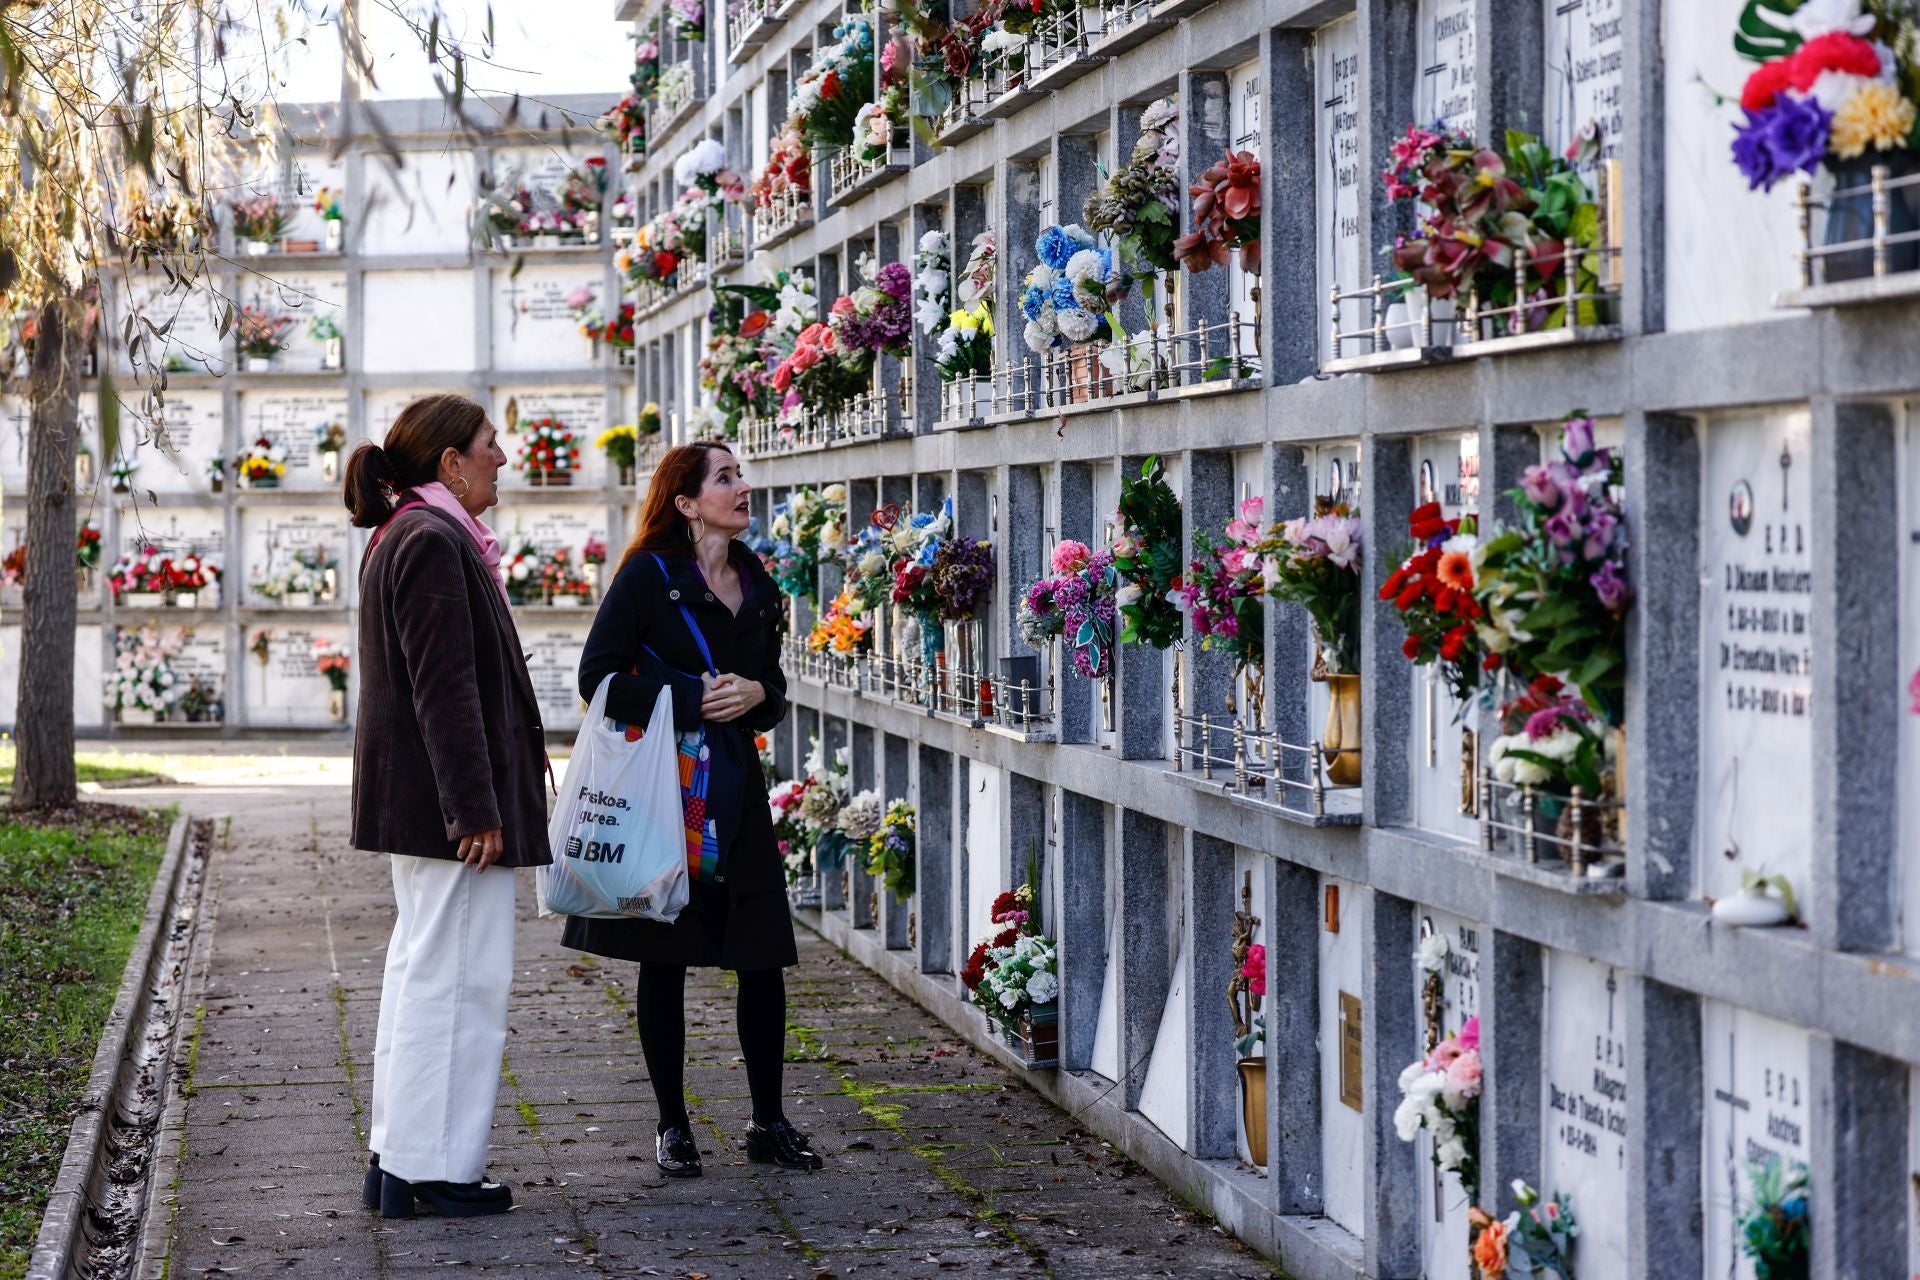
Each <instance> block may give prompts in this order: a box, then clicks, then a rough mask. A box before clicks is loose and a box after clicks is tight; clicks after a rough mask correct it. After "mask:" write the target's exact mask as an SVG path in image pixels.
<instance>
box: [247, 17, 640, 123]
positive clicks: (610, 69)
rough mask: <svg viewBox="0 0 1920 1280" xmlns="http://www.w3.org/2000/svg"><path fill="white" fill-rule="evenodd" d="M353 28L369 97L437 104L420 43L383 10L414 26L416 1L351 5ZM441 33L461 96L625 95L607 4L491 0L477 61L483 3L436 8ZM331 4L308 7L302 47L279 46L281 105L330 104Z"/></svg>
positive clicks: (334, 63) (627, 44)
mask: <svg viewBox="0 0 1920 1280" xmlns="http://www.w3.org/2000/svg"><path fill="white" fill-rule="evenodd" d="M359 2H360V5H361V14H362V25H363V27H364V29H365V30H366V32H367V41H368V44H369V45H370V47H371V48H372V50H373V59H374V78H375V81H376V85H377V87H376V89H375V90H374V92H373V93H372V95H371V96H374V97H378V98H432V97H438V96H439V91H438V90H437V89H436V88H435V87H434V83H433V77H432V69H431V68H430V67H429V65H428V63H427V58H426V54H425V53H424V52H423V51H422V49H421V47H420V37H419V35H418V34H417V33H416V31H415V30H414V29H412V28H411V27H409V26H408V25H407V23H405V22H403V21H402V20H401V19H400V18H399V17H397V16H396V15H395V14H394V13H393V12H392V9H393V7H402V8H404V9H405V10H406V11H407V12H408V13H410V14H412V15H414V16H415V17H416V18H417V19H418V20H419V21H421V22H422V23H423V24H424V22H425V16H424V15H425V14H426V13H427V12H428V9H427V6H426V5H425V4H424V3H422V2H421V0H359ZM440 3H441V11H442V13H443V15H444V17H443V19H442V23H441V30H442V32H443V33H446V32H448V31H450V32H451V33H452V34H453V35H454V36H455V37H457V38H459V39H460V40H461V41H462V42H463V43H465V45H466V46H467V49H468V53H469V58H470V61H469V64H468V70H467V81H468V89H469V92H478V93H501V94H511V93H518V94H521V95H523V96H525V97H531V98H539V97H544V96H549V95H554V94H569V93H604V94H606V95H608V97H609V99H610V100H611V99H612V98H617V97H618V96H619V95H620V94H621V93H623V92H625V91H626V81H627V74H628V72H630V71H631V70H632V69H633V42H632V40H631V39H630V38H629V33H630V31H631V30H632V24H630V23H626V22H617V21H615V20H614V16H613V13H614V5H615V0H495V3H494V6H493V31H494V49H493V56H492V58H491V59H489V60H488V61H486V62H481V61H479V58H480V54H481V36H482V34H483V32H484V31H485V27H486V13H487V5H486V3H485V0H440ZM337 12H338V3H337V2H336V3H333V4H329V5H328V6H327V8H326V9H325V10H324V11H321V10H319V9H318V8H317V7H316V9H315V18H314V25H313V27H312V28H310V30H309V32H308V35H307V39H306V42H305V44H304V45H301V44H298V43H296V44H293V45H290V46H289V52H288V57H287V68H286V73H285V75H286V80H285V83H284V84H282V85H281V86H280V87H279V89H278V91H277V93H276V95H275V96H276V97H277V98H278V99H279V100H280V101H281V102H282V103H302V102H333V101H337V100H338V99H339V97H340V41H339V33H338V31H337V29H336V27H335V26H334V21H333V15H334V14H336V13H337Z"/></svg>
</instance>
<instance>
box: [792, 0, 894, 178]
mask: <svg viewBox="0 0 1920 1280" xmlns="http://www.w3.org/2000/svg"><path fill="white" fill-rule="evenodd" d="M833 39H834V43H833V44H829V45H824V46H822V47H821V48H819V49H817V50H815V51H814V55H813V60H812V62H810V63H809V64H808V66H807V69H806V70H805V71H803V72H801V74H800V78H799V79H798V80H797V81H795V82H794V86H793V94H792V98H791V100H790V101H789V104H788V114H789V115H791V116H793V117H795V118H797V120H798V121H799V126H800V137H801V140H802V141H803V142H805V143H806V144H807V145H808V146H809V147H811V148H813V149H814V150H820V151H829V150H832V149H834V148H835V147H846V146H851V145H853V141H854V138H855V135H856V127H855V126H856V125H857V124H858V122H859V116H860V107H861V105H862V104H863V103H867V102H871V101H872V100H873V75H874V58H873V24H872V23H871V22H870V21H869V20H868V19H866V18H864V17H859V16H853V17H849V18H847V19H846V20H845V21H844V22H842V23H841V24H840V25H839V26H837V27H835V28H834V29H833Z"/></svg>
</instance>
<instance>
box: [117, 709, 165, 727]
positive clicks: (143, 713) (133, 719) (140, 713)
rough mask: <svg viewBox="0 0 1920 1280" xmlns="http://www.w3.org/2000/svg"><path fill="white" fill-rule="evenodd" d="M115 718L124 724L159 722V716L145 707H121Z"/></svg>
mask: <svg viewBox="0 0 1920 1280" xmlns="http://www.w3.org/2000/svg"><path fill="white" fill-rule="evenodd" d="M116 718H117V719H118V720H119V721H120V723H121V724H125V725H144V724H159V723H160V717H159V716H158V715H157V714H155V713H154V712H152V711H149V710H147V709H146V708H145V707H122V708H120V710H119V712H118V713H117V716H116Z"/></svg>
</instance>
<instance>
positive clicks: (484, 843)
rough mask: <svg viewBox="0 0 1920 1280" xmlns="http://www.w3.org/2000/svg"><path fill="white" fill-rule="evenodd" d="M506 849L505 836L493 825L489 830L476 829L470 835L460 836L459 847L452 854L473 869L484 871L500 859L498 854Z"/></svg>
mask: <svg viewBox="0 0 1920 1280" xmlns="http://www.w3.org/2000/svg"><path fill="white" fill-rule="evenodd" d="M506 851H507V842H506V836H505V834H504V833H503V832H502V831H501V829H500V828H499V827H495V828H493V830H491V831H476V832H474V833H473V834H472V835H470V836H461V837H460V848H459V850H458V852H456V853H455V854H454V855H453V856H454V857H456V858H458V859H460V861H462V862H464V863H466V864H467V865H468V866H470V867H472V868H473V869H474V870H475V871H485V870H486V869H487V868H488V867H490V866H492V865H493V864H494V863H496V862H498V861H500V855H501V854H503V853H505V852H506Z"/></svg>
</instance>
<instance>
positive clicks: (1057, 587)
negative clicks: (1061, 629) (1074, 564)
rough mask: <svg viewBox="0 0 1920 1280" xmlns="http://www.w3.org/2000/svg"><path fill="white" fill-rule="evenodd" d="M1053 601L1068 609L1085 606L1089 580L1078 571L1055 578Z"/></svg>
mask: <svg viewBox="0 0 1920 1280" xmlns="http://www.w3.org/2000/svg"><path fill="white" fill-rule="evenodd" d="M1053 601H1054V603H1055V604H1056V605H1058V606H1059V607H1060V608H1062V609H1066V610H1068V611H1072V610H1075V609H1080V608H1083V607H1084V606H1085V605H1086V603H1087V580H1086V579H1085V578H1083V577H1081V576H1080V575H1079V574H1077V573H1076V574H1073V575H1071V576H1070V577H1065V578H1057V579H1055V580H1054V584H1053Z"/></svg>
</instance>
